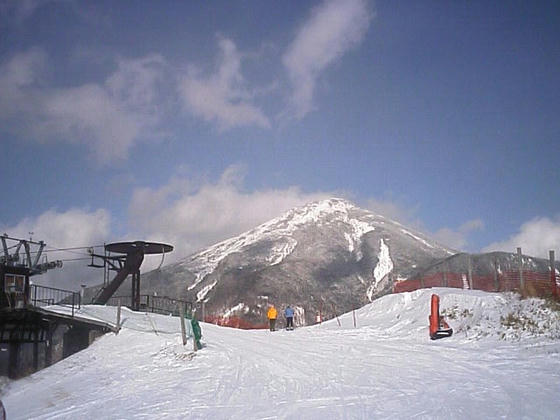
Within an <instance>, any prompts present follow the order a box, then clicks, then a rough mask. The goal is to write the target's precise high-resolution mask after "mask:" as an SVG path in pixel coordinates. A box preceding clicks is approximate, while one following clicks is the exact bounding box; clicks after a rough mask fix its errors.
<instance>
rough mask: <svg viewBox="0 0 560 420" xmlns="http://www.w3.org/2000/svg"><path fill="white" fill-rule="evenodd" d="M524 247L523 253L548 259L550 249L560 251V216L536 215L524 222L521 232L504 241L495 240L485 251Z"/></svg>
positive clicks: (512, 250)
mask: <svg viewBox="0 0 560 420" xmlns="http://www.w3.org/2000/svg"><path fill="white" fill-rule="evenodd" d="M518 247H521V248H522V251H523V254H526V255H531V256H534V257H539V258H546V259H548V252H549V250H555V252H556V255H557V258H558V255H559V253H560V216H557V217H556V218H553V219H550V218H548V217H536V218H534V219H532V220H529V221H528V222H526V223H523V224H522V225H521V227H520V228H519V232H517V233H516V234H515V235H512V236H511V237H510V238H509V239H507V240H505V241H502V242H495V243H493V244H490V245H488V246H487V247H486V248H484V250H483V251H484V252H491V251H505V252H516V249H517V248H518Z"/></svg>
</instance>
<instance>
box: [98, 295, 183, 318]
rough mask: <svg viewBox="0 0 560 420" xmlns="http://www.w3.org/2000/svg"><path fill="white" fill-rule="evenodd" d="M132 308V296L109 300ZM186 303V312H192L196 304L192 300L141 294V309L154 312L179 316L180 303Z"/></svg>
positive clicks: (111, 303)
mask: <svg viewBox="0 0 560 420" xmlns="http://www.w3.org/2000/svg"><path fill="white" fill-rule="evenodd" d="M119 302H120V304H121V305H123V306H127V307H129V308H132V307H133V305H132V297H131V296H113V297H111V298H110V299H109V300H108V301H107V305H110V306H117V305H118V304H119ZM181 304H182V305H184V306H183V307H184V308H185V313H186V314H192V312H193V310H194V305H193V303H192V302H189V301H186V300H182V299H174V298H170V297H167V296H151V295H140V308H139V309H140V310H141V311H146V312H153V313H158V314H163V315H175V316H179V312H180V310H179V305H181Z"/></svg>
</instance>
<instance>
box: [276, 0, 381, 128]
mask: <svg viewBox="0 0 560 420" xmlns="http://www.w3.org/2000/svg"><path fill="white" fill-rule="evenodd" d="M371 18H372V12H371V11H370V9H369V7H368V4H367V1H366V0H344V1H339V0H326V1H325V2H324V3H323V4H321V5H320V6H319V7H317V8H316V9H314V10H313V11H312V14H311V17H310V18H309V19H308V20H307V21H306V22H305V23H304V25H303V26H302V27H301V28H300V30H299V31H298V33H297V35H296V37H295V39H294V41H293V42H292V44H291V45H290V46H289V48H288V50H287V51H286V53H285V54H284V57H283V63H284V66H285V67H286V70H287V71H288V75H289V77H290V81H291V84H292V93H291V98H290V102H291V107H292V108H293V110H292V112H293V113H294V116H295V117H296V118H302V117H304V116H305V115H306V114H307V113H308V112H310V111H311V110H312V108H313V92H314V90H315V83H316V80H317V78H318V77H319V75H320V74H321V72H323V71H324V70H325V69H326V68H327V67H328V66H329V65H331V64H333V63H334V62H335V61H336V60H338V59H339V58H340V57H342V56H343V55H344V53H346V52H347V51H348V50H349V49H351V48H352V47H355V46H356V45H357V44H359V43H360V41H361V40H362V39H363V37H364V35H365V33H366V31H367V29H368V27H369V23H370V21H371Z"/></svg>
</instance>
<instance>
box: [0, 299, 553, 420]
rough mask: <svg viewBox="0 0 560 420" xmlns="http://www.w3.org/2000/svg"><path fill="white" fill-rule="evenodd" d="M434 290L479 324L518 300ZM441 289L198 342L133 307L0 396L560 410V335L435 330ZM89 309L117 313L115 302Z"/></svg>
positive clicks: (270, 407) (262, 409) (305, 413)
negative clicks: (298, 324) (317, 320)
mask: <svg viewBox="0 0 560 420" xmlns="http://www.w3.org/2000/svg"><path fill="white" fill-rule="evenodd" d="M434 290H435V291H436V292H437V293H438V294H440V296H441V303H442V310H443V309H449V308H454V307H455V306H458V311H461V310H462V309H463V307H466V308H467V309H469V310H471V311H472V312H473V314H474V315H473V316H474V318H472V319H475V318H476V316H479V315H480V318H476V319H479V320H480V322H483V321H484V319H485V318H484V317H483V316H491V318H492V317H493V318H497V317H499V316H500V314H501V312H500V311H503V310H505V309H503V308H502V307H503V306H504V305H505V304H508V302H509V301H507V299H506V298H504V297H503V296H502V295H498V294H491V293H484V292H479V291H462V290H458V289H434ZM434 290H424V291H417V292H411V293H402V294H398V295H390V296H386V297H384V298H381V299H379V300H377V301H374V302H373V303H372V304H370V305H366V306H365V307H363V308H361V309H359V310H356V312H355V315H356V319H357V324H358V325H357V328H354V326H353V316H352V313H349V314H344V315H342V316H340V322H341V324H342V326H341V327H339V326H338V323H337V321H336V320H331V321H328V322H324V323H323V324H322V325H316V326H313V327H306V328H300V329H296V330H295V331H290V332H288V331H278V332H275V333H270V332H268V331H263V330H258V331H242V330H236V329H231V328H224V327H217V326H214V325H208V324H202V327H203V342H204V343H205V344H206V347H204V348H203V349H202V350H200V351H198V352H197V353H193V352H192V350H191V349H192V341H191V340H189V342H188V343H187V345H186V346H183V345H182V342H181V338H180V325H179V320H178V318H176V317H169V316H167V317H166V316H162V315H155V314H145V313H134V312H132V311H128V310H124V309H123V319H124V320H126V321H125V322H124V327H123V330H121V332H120V333H119V334H118V335H115V334H107V335H105V336H103V337H101V338H99V339H98V340H96V341H95V342H94V343H93V344H92V345H91V346H90V347H89V348H87V349H85V350H84V351H81V352H79V353H77V354H74V355H72V356H70V357H68V358H67V359H64V360H63V361H61V362H59V363H57V364H55V365H53V366H51V367H49V368H47V369H44V370H42V371H40V372H37V373H36V374H34V375H32V376H30V377H27V378H24V379H21V380H18V381H14V382H11V383H9V384H8V386H7V387H6V388H5V389H4V390H3V396H2V399H3V401H4V404H5V406H6V410H7V413H8V418H9V419H10V420H15V419H51V418H56V419H78V418H87V417H91V416H92V415H94V416H95V417H96V418H111V419H113V418H127V419H141V418H164V419H184V418H189V419H192V418H194V419H199V418H200V419H202V418H204V419H207V418H212V419H264V418H283V419H325V418H328V419H348V418H358V419H371V418H390V419H401V418H426V419H428V418H429V419H432V418H441V419H456V418H457V419H463V418H464V419H470V418H473V417H474V418H499V417H500V418H513V419H515V418H539V419H557V418H558V413H560V399H559V398H558V384H559V383H560V340H559V339H558V338H557V339H545V338H543V337H541V338H531V337H528V336H527V337H526V336H523V337H521V339H520V340H519V341H501V340H499V339H497V338H495V337H494V336H476V334H475V333H476V331H477V330H476V328H477V327H478V326H477V325H475V324H473V328H472V329H470V330H469V329H464V330H460V331H458V332H456V333H455V334H454V335H453V336H452V337H451V338H448V339H442V340H438V341H431V340H429V338H428V331H427V329H428V328H427V316H428V312H429V301H430V296H431V293H432V292H433V291H434ZM509 303H510V304H511V302H509ZM516 304H518V305H526V304H527V305H529V303H524V302H517V303H516ZM499 308H502V309H499ZM82 314H85V315H88V316H94V317H96V318H97V319H101V320H105V321H111V322H112V321H113V320H114V319H115V308H112V307H92V306H86V307H84V308H83V310H82ZM469 319H471V318H469ZM449 321H450V324H451V326H452V327H456V325H454V321H453V320H449ZM154 326H155V327H156V328H157V330H158V335H156V334H154ZM475 327H476V328H475ZM557 328H560V327H558V326H557ZM494 329H496V328H494ZM30 396H32V397H30Z"/></svg>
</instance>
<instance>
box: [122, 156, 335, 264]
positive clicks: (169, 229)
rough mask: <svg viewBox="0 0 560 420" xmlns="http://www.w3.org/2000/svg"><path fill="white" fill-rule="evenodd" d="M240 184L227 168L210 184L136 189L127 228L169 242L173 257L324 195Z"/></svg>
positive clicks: (238, 171) (236, 172)
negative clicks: (248, 187) (246, 188)
mask: <svg viewBox="0 0 560 420" xmlns="http://www.w3.org/2000/svg"><path fill="white" fill-rule="evenodd" d="M242 183H243V171H242V168H240V167H236V166H233V167H230V168H229V169H228V170H226V171H225V172H224V173H223V174H222V176H221V178H220V179H219V180H218V181H216V182H204V183H201V184H199V185H194V184H192V183H191V182H189V181H187V180H184V179H174V180H171V181H170V182H169V183H168V184H167V185H165V186H162V187H161V188H159V189H151V188H142V189H137V190H136V191H135V192H134V195H133V199H132V202H131V205H130V208H129V213H130V220H131V228H132V230H135V231H137V232H138V234H139V235H140V236H142V235H143V236H144V237H148V238H151V239H150V240H156V241H162V242H168V243H171V244H173V245H175V247H176V251H175V252H174V256H173V257H171V258H175V259H176V258H181V257H184V256H186V255H188V254H189V253H191V252H194V251H196V250H198V249H201V248H203V247H205V246H209V245H212V244H214V243H216V242H218V241H221V240H224V239H227V238H230V237H232V236H235V235H238V234H240V233H242V232H244V231H246V230H249V229H252V228H254V227H256V226H257V225H259V224H261V223H263V222H265V221H268V220H270V219H272V218H274V217H277V216H280V215H281V214H282V213H283V212H284V211H286V210H289V209H290V208H293V207H296V206H300V205H303V204H306V203H308V202H310V201H314V200H320V199H323V198H327V197H329V196H330V195H329V194H326V193H320V192H319V193H312V194H307V193H304V192H302V191H300V190H299V188H297V187H291V188H286V189H282V190H277V189H268V190H263V191H254V192H244V191H243V186H242Z"/></svg>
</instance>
